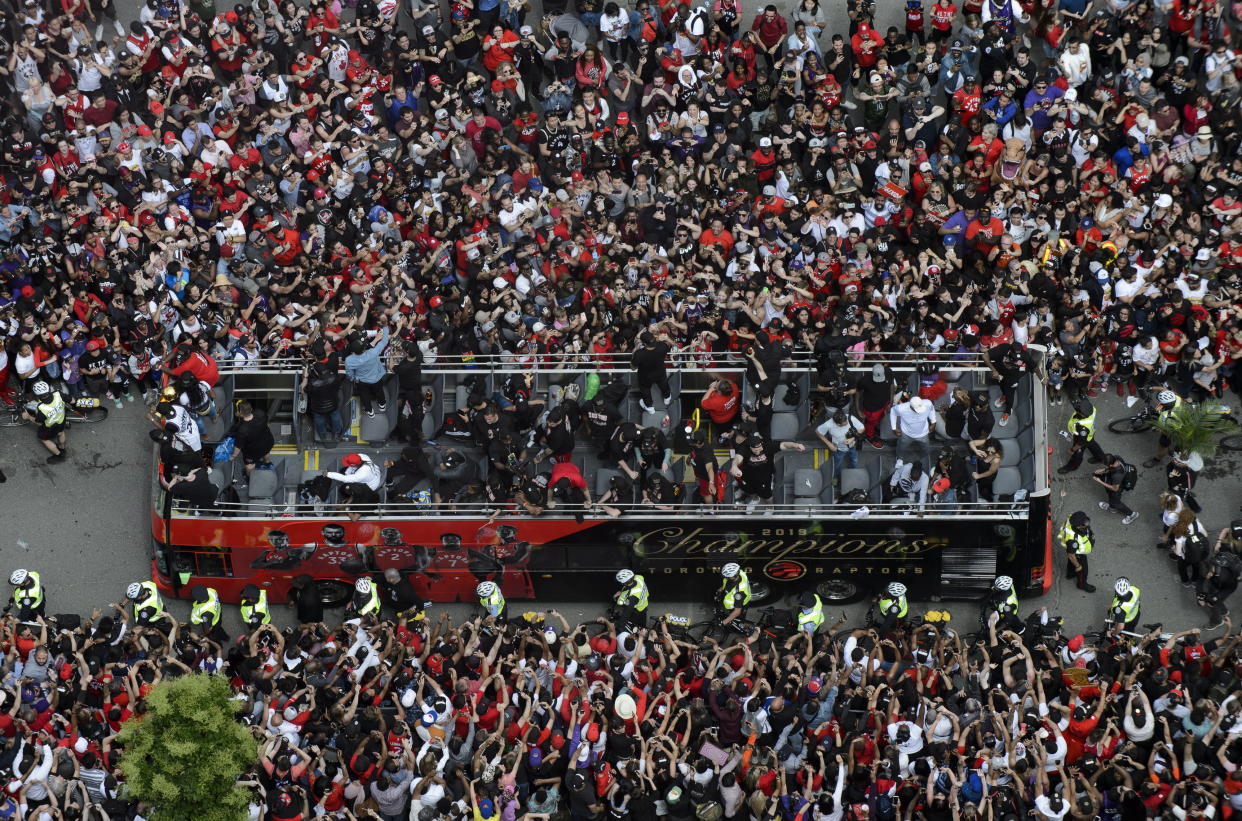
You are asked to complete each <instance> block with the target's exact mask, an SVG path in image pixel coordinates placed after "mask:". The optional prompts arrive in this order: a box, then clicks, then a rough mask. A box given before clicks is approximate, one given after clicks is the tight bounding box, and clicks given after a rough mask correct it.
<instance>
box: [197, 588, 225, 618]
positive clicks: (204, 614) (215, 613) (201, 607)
mask: <svg viewBox="0 0 1242 821" xmlns="http://www.w3.org/2000/svg"><path fill="white" fill-rule="evenodd" d="M204 623H206V625H207V626H208V627H215V626H216V625H217V624H219V623H220V594H219V593H217V592H216V591H215V588H213V587H208V588H207V601H205V602H194V606H193V607H191V608H190V624H204Z"/></svg>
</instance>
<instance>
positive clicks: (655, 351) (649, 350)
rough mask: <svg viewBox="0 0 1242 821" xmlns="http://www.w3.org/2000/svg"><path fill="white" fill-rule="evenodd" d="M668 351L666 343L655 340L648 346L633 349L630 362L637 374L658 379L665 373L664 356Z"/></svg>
mask: <svg viewBox="0 0 1242 821" xmlns="http://www.w3.org/2000/svg"><path fill="white" fill-rule="evenodd" d="M668 352H669V346H668V344H667V343H665V342H660V341H657V342H656V343H655V344H653V345H651V346H650V347H647V346H644V347H641V348H639V349H638V350H636V351H634V355H633V357H632V359H631V360H630V362H631V364H632V365H633V366H634V370H635V371H637V372H638V375H639V376H642V377H646V378H650V379H660V378H662V377H663V376H664V373H665V370H664V358H665V357H666V356H668Z"/></svg>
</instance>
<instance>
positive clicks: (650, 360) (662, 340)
mask: <svg viewBox="0 0 1242 821" xmlns="http://www.w3.org/2000/svg"><path fill="white" fill-rule="evenodd" d="M638 341H639V342H640V343H642V347H640V348H639V349H638V350H636V351H634V353H633V355H632V356H631V357H630V364H631V366H633V368H634V371H635V372H636V373H637V374H638V402H639V404H640V405H642V408H643V410H644V411H646V412H647V413H653V412H654V411H655V397H653V396H652V395H651V388H652V387H658V388H659V389H660V395H661V396H662V397H663V398H664V402H665V404H667V403H668V400H669V394H670V393H672V389H671V388H669V385H668V368H667V367H666V366H665V357H667V356H668V352H669V351H670V350H672V349H671V348H670V346H669V344H668V334H666V333H664V332H661V333H660V335H659V336H658V337H657V336H656V335H655V334H653V333H651V331H643V332H642V333H641V334H639V336H638Z"/></svg>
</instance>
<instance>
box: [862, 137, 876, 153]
mask: <svg viewBox="0 0 1242 821" xmlns="http://www.w3.org/2000/svg"><path fill="white" fill-rule="evenodd" d="M873 148H878V146H877V145H876V144H875V140H867V141H866V142H865V143H863V151H870V150H871V149H873Z"/></svg>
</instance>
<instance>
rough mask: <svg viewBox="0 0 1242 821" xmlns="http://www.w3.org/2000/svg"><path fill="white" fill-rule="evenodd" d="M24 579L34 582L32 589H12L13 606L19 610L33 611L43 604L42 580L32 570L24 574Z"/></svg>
mask: <svg viewBox="0 0 1242 821" xmlns="http://www.w3.org/2000/svg"><path fill="white" fill-rule="evenodd" d="M26 578H28V579H33V580H34V587H17V588H14V590H13V604H15V605H16V606H17V607H18V608H20V609H25V610H34V609H35V608H37V607H39V606H40V605H42V604H43V580H42V579H41V578H39V574H38V573H36V572H35V571H33V570H29V571H27V572H26Z"/></svg>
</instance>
